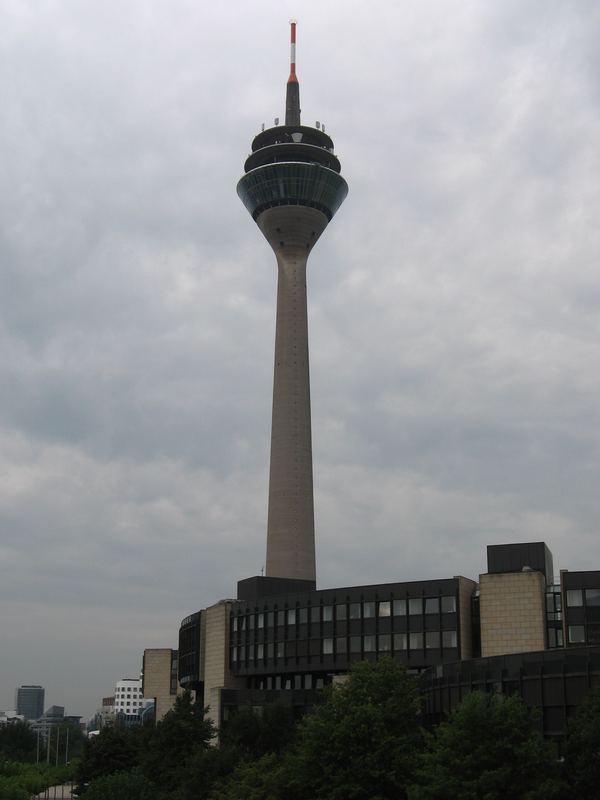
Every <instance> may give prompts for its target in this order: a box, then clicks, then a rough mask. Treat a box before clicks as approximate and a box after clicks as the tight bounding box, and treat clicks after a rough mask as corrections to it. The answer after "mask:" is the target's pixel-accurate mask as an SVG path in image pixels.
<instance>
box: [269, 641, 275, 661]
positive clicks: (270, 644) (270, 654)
mask: <svg viewBox="0 0 600 800" xmlns="http://www.w3.org/2000/svg"><path fill="white" fill-rule="evenodd" d="M274 652H275V650H274V646H273V642H267V658H273V653H274Z"/></svg>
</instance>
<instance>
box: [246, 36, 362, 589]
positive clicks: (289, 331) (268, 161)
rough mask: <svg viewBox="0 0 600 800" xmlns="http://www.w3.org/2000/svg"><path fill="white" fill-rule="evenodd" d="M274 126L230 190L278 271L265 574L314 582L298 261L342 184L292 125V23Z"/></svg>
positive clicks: (311, 131) (328, 159)
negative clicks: (281, 114)
mask: <svg viewBox="0 0 600 800" xmlns="http://www.w3.org/2000/svg"><path fill="white" fill-rule="evenodd" d="M275 122H276V124H275V127H273V128H269V129H267V130H263V131H262V132H261V133H259V134H258V136H256V137H255V139H254V141H253V142H252V153H251V154H250V156H249V157H248V158H247V160H246V163H245V164H244V171H245V175H244V176H243V177H242V178H241V180H240V181H239V183H238V186H237V192H238V195H239V196H240V199H241V200H242V202H243V203H244V205H245V206H246V208H247V209H248V211H249V212H250V213H251V214H252V218H253V219H254V221H255V222H256V224H257V225H258V227H259V228H260V230H261V231H262V233H263V235H264V236H265V238H266V239H267V241H268V242H269V244H270V245H271V247H272V249H273V251H274V253H275V257H276V259H277V270H278V280H277V317H276V330H275V370H274V380H273V417H272V425H271V465H270V476H269V514H268V522H267V562H266V575H267V576H270V577H278V578H294V579H300V580H309V581H315V579H316V570H315V525H314V505H313V470H312V439H311V422H310V380H309V366H308V319H307V306H306V265H307V261H308V256H309V253H310V252H311V250H312V248H313V247H314V245H315V243H316V241H317V239H318V238H319V236H320V235H321V234H322V233H323V231H324V230H325V228H326V227H327V225H328V223H329V221H330V220H331V218H332V217H333V215H334V214H335V212H336V211H337V210H338V208H339V207H340V205H341V204H342V202H343V201H344V199H345V197H346V195H347V194H348V185H347V184H346V181H345V180H344V179H343V178H342V176H341V175H340V171H341V167H340V162H339V160H338V159H337V158H336V156H335V155H334V149H333V142H332V140H331V139H330V138H329V136H327V135H326V134H325V131H324V130H322V129H321V127H320V126H319V123H317V126H319V127H317V128H311V127H306V126H304V125H301V123H300V87H299V84H298V79H297V77H296V23H295V22H292V23H291V66H290V77H289V79H288V82H287V91H286V106H285V125H278V124H277V122H278V120H276V121H275Z"/></svg>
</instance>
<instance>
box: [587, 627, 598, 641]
mask: <svg viewBox="0 0 600 800" xmlns="http://www.w3.org/2000/svg"><path fill="white" fill-rule="evenodd" d="M587 641H588V644H600V625H599V624H598V623H592V624H591V625H588V629H587Z"/></svg>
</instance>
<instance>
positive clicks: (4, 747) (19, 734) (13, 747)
mask: <svg viewBox="0 0 600 800" xmlns="http://www.w3.org/2000/svg"><path fill="white" fill-rule="evenodd" d="M36 751H37V737H36V734H35V733H34V732H33V731H32V730H31V728H30V727H29V725H28V724H27V723H26V722H16V723H15V724H14V725H4V726H2V727H1V728H0V758H5V759H8V760H11V761H35V759H36Z"/></svg>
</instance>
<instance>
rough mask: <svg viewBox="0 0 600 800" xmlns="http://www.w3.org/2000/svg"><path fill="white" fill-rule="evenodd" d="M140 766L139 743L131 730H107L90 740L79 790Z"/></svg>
mask: <svg viewBox="0 0 600 800" xmlns="http://www.w3.org/2000/svg"><path fill="white" fill-rule="evenodd" d="M137 763H138V742H137V740H136V738H135V736H134V734H133V733H132V732H131V731H129V730H128V729H127V728H113V727H108V728H103V729H102V731H101V732H100V733H99V734H98V736H93V737H91V738H90V739H88V740H87V741H86V743H85V745H84V748H83V753H82V756H81V761H80V763H79V766H78V768H77V771H76V780H77V783H78V789H79V791H80V792H83V790H84V788H85V786H86V785H87V784H89V783H90V782H91V781H93V780H96V779H97V778H101V777H103V776H105V775H111V774H112V773H114V772H127V771H128V770H130V769H132V768H133V767H134V766H136V764H137Z"/></svg>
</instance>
